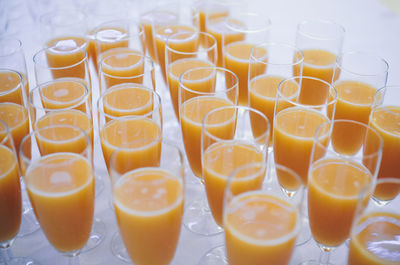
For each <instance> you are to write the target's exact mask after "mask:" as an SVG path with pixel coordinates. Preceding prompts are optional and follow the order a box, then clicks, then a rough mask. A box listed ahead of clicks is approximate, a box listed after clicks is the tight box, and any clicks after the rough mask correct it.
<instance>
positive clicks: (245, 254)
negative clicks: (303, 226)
mask: <svg viewBox="0 0 400 265" xmlns="http://www.w3.org/2000/svg"><path fill="white" fill-rule="evenodd" d="M226 212H227V213H226V214H225V216H224V228H225V242H226V252H227V256H228V261H229V264H231V265H242V264H252V265H287V264H289V261H290V258H291V256H292V253H293V250H294V247H295V243H296V237H297V234H298V232H299V229H300V226H299V219H300V218H299V214H298V212H297V209H296V208H295V207H294V206H292V205H290V204H289V203H287V202H285V201H283V200H281V199H279V198H277V197H274V196H272V195H268V194H262V193H259V192H257V191H256V192H247V193H244V194H241V195H239V196H238V197H236V198H234V199H233V200H232V201H231V202H230V203H229V204H228V206H227V210H226ZM249 213H254V214H251V215H250V216H249Z"/></svg>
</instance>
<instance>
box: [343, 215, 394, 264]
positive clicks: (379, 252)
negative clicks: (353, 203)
mask: <svg viewBox="0 0 400 265" xmlns="http://www.w3.org/2000/svg"><path fill="white" fill-rule="evenodd" d="M359 226H362V228H361V227H360V228H358V227H359ZM358 227H357V228H356V232H353V233H352V236H351V240H350V245H349V256H348V265H395V264H399V263H400V257H399V252H398V251H399V247H398V244H399V238H398V237H399V235H400V215H398V214H392V213H387V212H376V213H370V214H367V215H366V216H363V217H362V219H361V221H359V224H358ZM357 230H358V231H357Z"/></svg>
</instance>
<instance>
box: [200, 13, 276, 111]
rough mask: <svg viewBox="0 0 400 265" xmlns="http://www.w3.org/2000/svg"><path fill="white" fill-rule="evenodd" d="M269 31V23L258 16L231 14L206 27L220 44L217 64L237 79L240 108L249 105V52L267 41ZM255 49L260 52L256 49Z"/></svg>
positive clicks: (266, 19) (265, 18)
mask: <svg viewBox="0 0 400 265" xmlns="http://www.w3.org/2000/svg"><path fill="white" fill-rule="evenodd" d="M270 28H271V21H270V20H269V19H268V18H267V17H265V15H261V14H257V13H237V14H231V15H229V16H228V17H226V18H224V19H223V20H222V21H221V19H216V20H214V21H212V22H210V23H209V26H208V28H207V30H208V32H209V33H210V34H211V35H213V36H214V37H215V38H216V39H217V43H218V45H219V47H218V63H217V65H223V66H224V67H225V68H227V69H229V70H231V71H232V72H234V73H235V74H236V75H237V76H238V78H239V104H240V105H245V106H248V81H249V65H250V53H251V50H252V48H253V47H254V46H255V45H258V44H261V43H264V42H266V41H268V38H269V31H270ZM258 50H259V52H262V50H263V49H262V47H259V48H258ZM264 53H266V51H265V50H264ZM260 66H262V64H261V65H260Z"/></svg>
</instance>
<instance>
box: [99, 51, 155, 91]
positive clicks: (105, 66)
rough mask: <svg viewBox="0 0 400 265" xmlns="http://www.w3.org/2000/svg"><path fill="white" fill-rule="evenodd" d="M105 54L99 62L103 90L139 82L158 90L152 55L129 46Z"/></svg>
mask: <svg viewBox="0 0 400 265" xmlns="http://www.w3.org/2000/svg"><path fill="white" fill-rule="evenodd" d="M106 54H107V55H106ZM103 55H104V56H103V59H102V60H101V61H100V62H99V69H100V70H99V79H100V87H101V91H102V92H104V91H105V90H106V89H108V88H109V87H111V86H115V85H117V84H122V83H138V84H142V85H144V86H147V87H150V88H152V89H153V90H156V79H155V69H154V63H153V60H152V59H151V58H150V57H148V56H146V55H144V54H143V53H142V52H139V51H135V50H131V49H129V48H115V49H112V50H110V51H107V52H105V53H104V54H103Z"/></svg>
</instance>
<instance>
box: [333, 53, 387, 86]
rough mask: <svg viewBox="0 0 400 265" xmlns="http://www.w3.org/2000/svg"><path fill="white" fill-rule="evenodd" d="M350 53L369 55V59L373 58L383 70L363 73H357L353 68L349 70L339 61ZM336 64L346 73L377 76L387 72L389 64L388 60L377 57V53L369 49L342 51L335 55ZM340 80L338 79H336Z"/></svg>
mask: <svg viewBox="0 0 400 265" xmlns="http://www.w3.org/2000/svg"><path fill="white" fill-rule="evenodd" d="M352 55H363V56H364V57H369V58H370V59H373V60H375V62H376V63H379V64H381V66H383V68H384V69H383V71H379V72H377V73H375V74H369V73H368V74H364V73H357V72H356V71H353V70H349V69H347V67H343V66H342V65H341V62H342V60H343V58H345V56H352ZM335 64H336V66H337V67H338V68H339V69H340V70H341V71H345V72H347V73H350V74H353V75H357V76H365V77H368V76H379V75H382V74H386V75H387V74H388V70H389V64H388V62H387V61H386V60H385V59H383V58H382V57H379V56H378V55H376V54H375V53H372V52H369V51H349V52H343V53H341V54H339V55H338V56H336V62H335ZM338 81H339V82H340V80H338Z"/></svg>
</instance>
